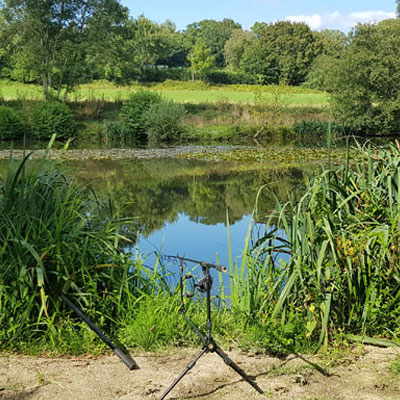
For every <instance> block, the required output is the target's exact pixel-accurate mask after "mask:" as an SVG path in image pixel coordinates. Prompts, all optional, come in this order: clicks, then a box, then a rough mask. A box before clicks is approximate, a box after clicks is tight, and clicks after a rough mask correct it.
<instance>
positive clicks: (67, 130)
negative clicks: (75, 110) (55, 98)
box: [31, 102, 76, 139]
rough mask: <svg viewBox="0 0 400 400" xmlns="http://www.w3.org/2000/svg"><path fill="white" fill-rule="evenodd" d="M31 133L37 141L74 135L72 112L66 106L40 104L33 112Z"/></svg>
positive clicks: (54, 103)
mask: <svg viewBox="0 0 400 400" xmlns="http://www.w3.org/2000/svg"><path fill="white" fill-rule="evenodd" d="M31 127H32V133H33V135H34V136H35V137H36V138H38V139H50V138H51V137H52V136H53V135H57V138H58V139H61V138H68V137H71V136H73V135H74V133H75V129H76V124H75V118H74V116H73V114H72V111H71V110H70V108H69V107H68V106H67V105H66V104H62V103H58V102H50V103H42V104H40V105H39V106H38V107H36V108H35V109H34V110H33V116H32V121H31Z"/></svg>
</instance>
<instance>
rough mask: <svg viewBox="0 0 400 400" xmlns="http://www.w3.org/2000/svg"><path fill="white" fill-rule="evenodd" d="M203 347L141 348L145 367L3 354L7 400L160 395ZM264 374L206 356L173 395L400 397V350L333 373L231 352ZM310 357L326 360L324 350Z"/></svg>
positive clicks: (350, 357) (379, 351)
mask: <svg viewBox="0 0 400 400" xmlns="http://www.w3.org/2000/svg"><path fill="white" fill-rule="evenodd" d="M197 353H198V350H197V349H184V350H178V351H176V352H174V353H173V354H162V355H155V354H143V353H141V354H138V353H133V354H132V355H133V356H134V358H135V360H136V361H137V363H138V364H139V365H140V369H139V370H134V371H129V370H128V369H127V368H126V367H125V366H124V364H122V363H121V362H120V361H119V360H118V358H117V357H115V356H111V355H110V356H101V357H98V358H88V357H84V358H42V357H28V356H16V355H7V354H1V355H0V399H1V400H5V399H8V400H11V399H13V400H17V399H18V400H28V399H29V400H36V399H56V400H66V399H74V400H79V399H82V400H92V399H93V400H95V399H96V400H103V399H121V400H133V399H149V400H153V399H158V398H159V397H160V396H161V394H162V393H163V392H164V390H165V389H166V388H167V387H168V386H169V385H170V384H171V382H172V381H173V380H174V378H175V377H176V376H178V375H179V373H180V372H181V371H182V370H183V369H184V368H185V367H186V365H187V364H188V362H189V361H191V359H193V358H194V356H195V355H197ZM228 354H229V355H230V356H231V357H232V359H233V360H235V361H236V362H237V363H238V364H239V365H240V367H241V368H242V369H244V370H245V371H246V372H247V373H248V374H250V375H253V376H255V377H256V381H257V383H258V384H259V386H261V388H262V389H263V390H264V392H265V394H264V395H260V394H258V393H257V392H256V391H255V390H254V389H253V388H252V387H251V386H250V385H248V384H247V383H246V382H244V381H242V380H241V378H240V376H239V375H237V374H236V373H235V372H234V371H232V370H231V369H230V368H229V367H228V366H227V365H225V364H224V362H223V361H222V360H221V359H220V358H219V357H218V356H217V355H216V354H206V355H204V356H203V357H202V358H201V359H200V360H199V361H198V363H197V364H196V365H195V367H194V368H193V369H192V370H191V371H190V373H189V374H188V375H186V376H185V378H184V379H183V380H182V381H181V382H180V383H179V384H178V386H177V387H176V388H175V389H174V390H173V391H172V392H171V393H170V394H169V396H168V399H230V400H236V399H262V398H267V399H307V400H327V399H329V400H331V399H332V400H333V399H335V400H344V399H349V400H350V399H357V400H378V399H393V400H394V399H396V400H400V376H398V375H395V374H394V373H393V372H391V371H390V370H389V368H388V367H389V365H390V362H391V361H392V360H394V359H396V357H398V355H399V350H396V349H393V348H378V347H372V346H366V347H364V349H363V354H362V355H360V353H359V351H358V350H357V349H355V350H354V351H353V352H351V353H349V354H347V356H346V357H342V358H341V359H340V360H334V361H335V362H334V363H333V364H331V366H328V368H327V369H326V371H328V372H329V374H330V375H329V376H325V375H324V374H322V373H321V372H320V371H318V370H317V369H315V368H313V367H312V366H311V365H310V364H309V363H307V362H306V361H305V360H302V359H300V358H299V357H296V356H289V357H287V358H286V359H278V358H273V357H269V356H265V355H262V356H260V355H253V356H250V355H248V354H247V355H246V354H240V353H236V352H229V353H228ZM307 360H308V361H312V362H315V363H319V364H320V365H326V360H325V364H324V363H323V362H322V360H321V359H320V358H318V357H314V358H312V357H309V356H307Z"/></svg>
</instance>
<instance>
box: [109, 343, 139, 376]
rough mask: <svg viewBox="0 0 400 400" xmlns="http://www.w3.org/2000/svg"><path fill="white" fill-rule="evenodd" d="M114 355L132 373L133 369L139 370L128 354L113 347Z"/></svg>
mask: <svg viewBox="0 0 400 400" xmlns="http://www.w3.org/2000/svg"><path fill="white" fill-rule="evenodd" d="M113 351H114V353H115V355H116V356H117V357H119V359H120V360H121V361H122V362H123V363H124V364H125V365H126V366H127V367H128V368H129V369H130V370H131V371H132V370H133V369H139V365H137V364H136V362H135V360H134V359H133V358H132V357H131V356H130V354H126V353H124V352H123V351H122V350H121V349H118V348H117V347H115V348H114V349H113Z"/></svg>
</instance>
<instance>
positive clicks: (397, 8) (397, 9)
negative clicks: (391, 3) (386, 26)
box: [396, 0, 400, 17]
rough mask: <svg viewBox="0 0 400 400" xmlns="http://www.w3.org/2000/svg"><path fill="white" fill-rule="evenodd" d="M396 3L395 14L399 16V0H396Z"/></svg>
mask: <svg viewBox="0 0 400 400" xmlns="http://www.w3.org/2000/svg"><path fill="white" fill-rule="evenodd" d="M396 3H397V7H396V11H397V16H398V17H400V0H397V1H396Z"/></svg>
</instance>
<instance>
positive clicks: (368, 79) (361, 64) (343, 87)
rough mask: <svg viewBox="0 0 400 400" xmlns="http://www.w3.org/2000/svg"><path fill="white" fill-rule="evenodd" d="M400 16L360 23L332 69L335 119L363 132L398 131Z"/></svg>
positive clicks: (399, 103) (399, 125)
mask: <svg viewBox="0 0 400 400" xmlns="http://www.w3.org/2000/svg"><path fill="white" fill-rule="evenodd" d="M399 37H400V19H388V20H384V21H382V22H380V23H379V24H360V25H357V26H356V27H355V28H354V30H353V31H352V33H351V42H350V44H349V46H347V48H346V49H345V51H344V53H343V55H342V57H341V58H340V60H339V63H338V65H337V67H336V70H335V74H334V76H335V79H336V80H335V85H334V93H333V96H332V98H333V105H334V109H335V112H336V115H337V118H338V120H339V121H340V122H341V123H343V124H344V125H346V126H348V127H349V128H351V129H353V130H355V131H360V132H364V133H393V132H395V133H398V132H400V59H399V39H398V38H399Z"/></svg>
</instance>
